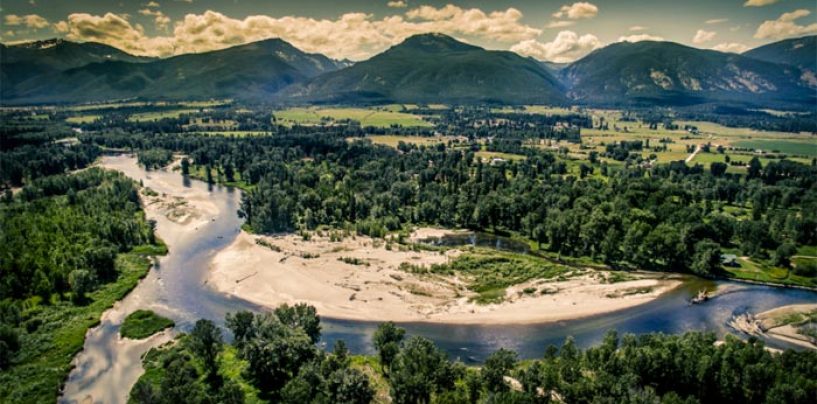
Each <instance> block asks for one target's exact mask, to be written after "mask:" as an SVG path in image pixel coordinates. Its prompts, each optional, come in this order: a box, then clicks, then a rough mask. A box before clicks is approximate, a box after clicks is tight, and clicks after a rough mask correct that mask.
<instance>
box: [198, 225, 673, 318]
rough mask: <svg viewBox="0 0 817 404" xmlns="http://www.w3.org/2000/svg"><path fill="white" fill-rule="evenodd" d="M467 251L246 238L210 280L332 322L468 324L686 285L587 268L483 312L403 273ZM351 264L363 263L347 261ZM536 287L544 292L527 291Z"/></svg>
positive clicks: (460, 296)
mask: <svg viewBox="0 0 817 404" xmlns="http://www.w3.org/2000/svg"><path fill="white" fill-rule="evenodd" d="M432 231H437V230H430V229H420V230H419V231H418V232H417V233H415V235H414V236H413V237H412V238H415V237H416V235H417V234H418V233H419V234H420V235H422V236H425V235H427V234H429V233H430V232H432ZM417 238H425V237H417ZM257 240H263V241H262V243H263V244H266V245H260V244H258V243H257ZM270 246H271V247H270ZM459 254H461V251H459V250H456V249H452V250H448V251H446V252H444V253H440V252H438V251H399V250H397V245H396V244H395V245H394V248H393V249H392V250H387V249H386V246H385V244H383V242H382V241H378V240H374V239H371V238H369V237H361V236H357V237H354V238H351V237H347V238H346V239H344V240H342V241H340V242H332V241H330V240H329V239H328V238H326V237H313V238H312V240H310V241H304V240H302V239H301V237H299V236H297V235H283V236H273V237H267V236H254V235H250V234H247V233H244V232H242V233H241V234H240V235H239V236H238V237H237V238H236V240H235V241H234V242H233V243H232V244H231V245H230V246H229V247H227V248H226V249H224V250H222V251H220V252H219V253H217V254H216V255H215V257H214V258H213V261H212V264H211V265H212V267H211V272H210V276H209V279H208V282H209V284H210V285H211V286H212V287H214V288H215V289H216V290H219V291H221V292H224V293H227V294H230V295H234V296H237V297H240V298H242V299H246V300H249V301H251V302H254V303H256V304H260V305H263V306H267V307H275V306H278V305H280V304H283V303H288V304H294V303H299V302H306V303H309V304H311V305H314V306H315V307H316V308H317V310H318V312H319V313H321V315H324V316H327V317H333V318H344V319H354V320H370V321H387V320H391V321H428V322H444V323H464V324H467V323H493V324H496V323H534V322H548V321H560V320H566V319H573V318H578V317H584V316H590V315H595V314H601V313H606V312H611V311H615V310H620V309H624V308H627V307H632V306H635V305H638V304H642V303H646V302H649V301H651V300H653V299H655V298H656V297H657V296H659V295H660V294H661V293H663V292H666V291H668V290H670V289H672V288H673V287H675V286H677V285H679V284H680V283H681V281H680V280H677V279H659V276H658V275H637V276H635V278H636V279H635V280H630V281H625V282H618V283H612V284H610V283H606V282H605V281H604V279H605V278H606V276H600V275H599V274H600V273H599V272H598V271H590V270H587V271H580V272H582V273H581V274H580V275H578V276H576V277H573V278H570V279H568V280H564V281H561V282H559V281H556V280H536V281H531V282H526V283H524V284H519V285H515V286H513V287H509V288H507V290H506V295H505V301H504V302H502V303H499V304H488V305H480V304H476V303H474V302H472V301H471V300H472V297H473V296H474V295H475V294H474V293H473V292H471V291H469V290H468V289H467V287H466V284H465V282H464V281H463V280H462V279H459V278H458V277H456V276H440V275H432V274H422V275H418V274H411V273H408V272H405V271H402V270H400V269H399V267H400V264H401V263H404V262H405V263H411V264H415V265H425V266H429V265H431V264H439V263H445V262H446V261H447V260H449V259H452V258H454V257H456V256H457V255H459ZM343 258H347V261H348V262H344V261H342V260H341V259H343ZM351 259H357V260H358V265H355V264H352V263H349V262H353V261H352V260H351ZM529 288H536V290H537V292H536V293H525V290H526V289H528V292H529V291H530V289H529ZM542 290H546V291H547V292H546V293H545V294H542V293H541V291H542Z"/></svg>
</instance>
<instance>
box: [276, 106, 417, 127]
mask: <svg viewBox="0 0 817 404" xmlns="http://www.w3.org/2000/svg"><path fill="white" fill-rule="evenodd" d="M273 114H274V115H275V118H276V119H277V120H278V121H279V122H280V123H282V124H283V125H286V126H292V125H333V124H336V123H339V121H343V120H354V121H358V122H360V125H361V126H375V127H380V128H388V127H391V126H393V125H399V126H419V127H430V126H432V125H431V123H429V122H426V121H424V120H423V119H422V118H420V117H418V116H416V115H412V114H407V113H403V112H395V111H393V110H387V109H383V110H376V109H368V108H290V109H286V110H282V111H275V112H273Z"/></svg>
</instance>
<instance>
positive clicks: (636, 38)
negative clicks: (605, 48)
mask: <svg viewBox="0 0 817 404" xmlns="http://www.w3.org/2000/svg"><path fill="white" fill-rule="evenodd" d="M663 40H664V38H663V37H660V36H656V35H650V34H636V35H627V36H620V37H618V42H641V41H663Z"/></svg>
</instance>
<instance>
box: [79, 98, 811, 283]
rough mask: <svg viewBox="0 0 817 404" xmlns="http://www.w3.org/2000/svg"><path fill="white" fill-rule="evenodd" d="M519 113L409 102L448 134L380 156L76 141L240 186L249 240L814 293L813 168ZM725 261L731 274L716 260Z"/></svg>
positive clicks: (360, 147)
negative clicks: (280, 235)
mask: <svg viewBox="0 0 817 404" xmlns="http://www.w3.org/2000/svg"><path fill="white" fill-rule="evenodd" d="M532 111H533V112H530V111H516V110H501V111H491V110H490V109H480V108H449V109H443V110H439V109H433V110H432V109H423V108H421V107H417V109H414V110H411V112H412V113H414V114H416V115H418V116H423V117H425V118H426V119H428V120H429V122H434V123H435V124H436V126H435V128H436V129H438V133H441V134H442V135H446V134H456V135H457V137H456V139H455V138H454V137H453V136H448V138H440V139H447V140H445V141H440V142H435V143H431V144H428V145H423V144H419V145H418V144H417V143H416V142H411V141H407V142H403V143H400V142H399V141H398V142H397V144H396V146H381V145H378V144H375V143H372V142H370V141H369V140H368V137H369V136H378V135H381V134H384V133H383V131H382V128H374V127H362V126H359V125H354V124H351V123H346V124H338V123H337V122H335V123H332V124H330V123H327V124H326V125H323V126H303V125H292V126H282V125H271V126H268V127H267V128H268V129H269V130H270V131H271V132H273V133H274V135H273V136H260V137H254V138H252V139H248V138H242V137H232V138H230V137H208V136H197V135H195V134H190V133H185V134H183V135H181V134H174V133H162V132H161V131H160V132H158V133H157V132H144V131H143V130H144V129H141V128H140V129H137V128H131V129H132V130H134V131H133V132H127V133H122V132H117V131H108V130H105V129H102V130H100V131H98V132H92V133H88V134H85V135H82V136H80V138H81V139H82V141H83V142H84V143H89V144H97V145H100V146H106V147H114V148H126V149H141V150H146V149H154V148H162V149H165V150H171V151H173V152H179V153H183V154H186V155H187V156H188V159H189V164H188V165H187V171H188V172H189V174H190V175H191V176H193V177H195V178H202V179H205V180H208V181H209V182H213V183H216V182H221V183H225V184H232V185H237V186H240V187H241V188H242V189H244V190H245V191H246V192H245V194H244V197H243V201H242V207H241V214H242V215H244V216H245V217H246V219H247V226H246V228H248V229H251V230H253V231H255V232H258V233H275V232H293V231H313V230H315V229H318V228H324V227H329V228H348V227H350V226H351V227H353V228H354V229H355V231H357V232H358V233H360V234H365V235H370V236H375V237H383V236H384V235H386V234H388V233H390V232H394V231H397V230H405V229H407V228H409V227H411V226H414V225H434V226H440V227H446V228H467V229H473V230H481V231H488V232H492V233H496V234H507V235H511V236H513V237H517V238H521V239H525V240H528V241H531V242H532V243H533V244H534V247H535V248H537V249H539V250H541V251H542V252H543V254H544V255H546V256H549V257H553V258H554V259H556V260H562V259H573V258H578V259H582V260H584V261H585V262H587V263H590V264H596V265H606V266H608V267H612V268H615V269H630V268H637V269H648V270H654V271H675V272H689V273H695V274H698V275H702V276H726V277H735V278H746V279H754V280H761V281H767V282H772V283H777V284H792V285H804V286H810V287H815V286H817V277H815V276H804V275H802V274H803V273H806V274H807V273H808V271H807V270H801V271H798V272H795V271H794V270H795V269H796V268H797V265H796V262H794V265H793V264H792V262H793V261H791V259H790V258H791V254H792V252H796V251H797V250H798V249H801V248H803V247H804V246H814V245H817V232H815V231H814V229H815V228H817V218H816V217H815V212H817V191H816V190H815V188H816V186H815V178H817V175H815V170H817V167H815V166H814V165H813V164H811V162H810V161H809V160H804V159H802V158H799V157H798V159H789V158H786V157H785V156H779V155H774V156H771V155H766V154H764V155H762V156H759V155H747V156H746V157H747V158H746V159H745V165H744V166H741V167H742V169H741V170H739V171H735V170H731V169H730V168H729V167H731V166H729V165H721V164H720V163H718V164H715V163H717V162H715V163H711V164H708V165H706V164H697V163H696V160H695V159H697V158H699V156H706V155H709V154H713V155H722V156H725V155H728V154H729V153H732V154H735V155H737V154H739V153H743V152H741V151H738V150H732V149H727V147H728V146H729V145H728V144H727V143H724V145H723V146H724V147H722V148H718V147H716V146H715V145H712V144H706V142H704V141H702V139H703V138H704V136H712V137H715V136H720V137H723V138H724V139H726V140H727V141H731V140H736V141H737V140H738V139H743V137H745V136H750V135H751V136H755V134H756V132H757V131H752V132H745V131H742V130H738V129H735V130H733V129H731V128H726V129H723V128H724V127H721V126H719V125H714V124H711V125H707V124H706V123H698V124H699V125H700V127H698V126H696V125H694V124H690V123H685V124H684V125H685V126H680V125H679V124H678V123H676V122H674V121H673V120H672V117H670V116H668V115H666V114H659V115H656V114H650V113H648V112H644V111H641V112H637V113H629V112H619V111H601V112H598V111H592V112H582V111H580V110H575V111H574V110H571V111H556V112H558V114H556V113H555V112H549V113H537V112H536V110H532ZM224 114H227V115H229V113H228V112H224ZM244 118H246V117H244ZM244 118H242V119H244ZM236 119H238V118H237V117H236ZM254 119H256V120H258V119H259V117H258V116H257V115H256V116H255V118H254ZM145 129H146V128H145ZM154 129H156V128H154ZM704 131H712V132H711V134H710V135H704V134H702V133H703V132H704ZM392 133H394V135H393V136H400V135H406V134H409V133H410V134H411V135H413V136H429V135H432V133H426V132H425V131H424V130H423V129H422V128H414V129H412V130H409V129H408V128H403V127H396V128H394V131H393V132H392ZM707 133H709V132H707ZM435 136H436V135H435ZM769 136H771V137H780V136H784V135H779V134H774V135H773V136H772V135H769ZM785 136H790V137H798V139H799V138H801V137H803V136H807V135H798V134H790V135H785ZM407 139H408V138H407ZM434 139H436V137H434ZM730 139H731V140H730ZM455 140H456V141H455ZM636 143H637V145H636ZM676 144H677V145H682V146H683V149H684V150H683V151H679V152H678V153H680V154H679V156H676V158H675V159H674V160H668V161H664V160H661V158H659V159H658V162H659V163H656V162H655V161H653V160H654V159H651V158H649V156H647V155H648V154H650V153H659V154H660V153H664V152H667V153H669V152H672V153H675V151H674V150H664V149H665V148H666V147H668V146H671V147H670V148H672V147H674V145H676ZM622 145H626V148H625V147H623V146H622ZM635 146H638V147H635ZM656 148H660V149H662V150H658V151H656V150H657V149H656ZM699 149H700V150H699ZM721 149H722V151H723V150H725V151H723V152H721V151H718V150H721ZM696 150H697V151H696ZM747 153H748V152H747ZM506 155H512V156H513V158H510V157H508V158H503V157H502V156H506ZM619 155H620V156H619ZM636 155H637V156H636ZM687 155H689V156H690V157H689V158H690V159H691V160H690V161H689V162H684V161H683V159H684V157H686V156H687ZM485 156H488V157H485ZM619 157H621V158H619ZM700 158H703V157H700ZM741 158H742V157H741ZM724 164H725V163H724ZM183 171H184V169H183ZM729 255H734V256H735V257H737V259H735V260H733V261H732V262H733V263H734V264H737V266H728V265H727V266H724V265H722V264H723V263H724V261H725V259H724V256H729ZM744 263H745V264H744ZM730 265H731V264H730Z"/></svg>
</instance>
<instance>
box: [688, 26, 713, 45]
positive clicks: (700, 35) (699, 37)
mask: <svg viewBox="0 0 817 404" xmlns="http://www.w3.org/2000/svg"><path fill="white" fill-rule="evenodd" d="M716 35H718V33H717V32H714V31H704V30H702V29H699V30H698V32H696V33H695V36H694V37H693V38H692V43H694V44H696V45H700V44H702V43H706V42H709V41H711V40H713V39H715V36H716Z"/></svg>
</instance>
